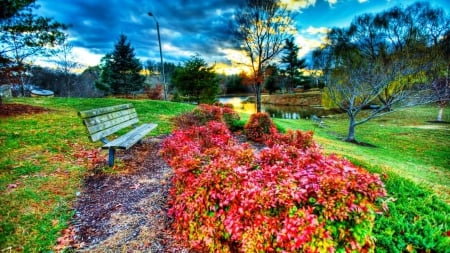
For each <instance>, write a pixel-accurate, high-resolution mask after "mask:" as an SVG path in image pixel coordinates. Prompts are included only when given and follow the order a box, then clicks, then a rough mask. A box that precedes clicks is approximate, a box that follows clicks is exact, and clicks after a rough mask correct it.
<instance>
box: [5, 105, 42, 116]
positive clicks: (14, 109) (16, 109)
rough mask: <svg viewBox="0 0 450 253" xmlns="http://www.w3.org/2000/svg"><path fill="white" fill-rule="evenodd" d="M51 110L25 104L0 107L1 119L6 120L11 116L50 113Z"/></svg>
mask: <svg viewBox="0 0 450 253" xmlns="http://www.w3.org/2000/svg"><path fill="white" fill-rule="evenodd" d="M49 111H50V110H49V109H46V108H43V107H38V106H32V105H24V104H1V105H0V118H6V117H11V116H17V115H23V114H35V113H43V112H49Z"/></svg>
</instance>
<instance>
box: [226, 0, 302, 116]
mask: <svg viewBox="0 0 450 253" xmlns="http://www.w3.org/2000/svg"><path fill="white" fill-rule="evenodd" d="M246 3H247V4H246V6H244V7H242V8H240V9H238V10H237V11H236V15H235V16H236V18H235V19H234V20H235V27H234V30H233V31H234V33H235V37H236V40H237V41H238V43H239V44H240V46H241V48H242V49H243V50H244V51H245V52H246V54H247V57H248V58H249V59H250V63H251V64H250V65H251V66H250V68H251V70H252V73H251V79H252V86H253V88H254V91H255V95H256V107H257V108H256V109H257V111H258V112H260V111H261V88H262V84H263V81H264V72H265V69H266V68H267V66H268V65H269V64H270V63H271V61H273V60H274V59H275V57H276V56H277V55H278V54H279V53H280V52H281V51H282V50H283V44H284V41H285V40H286V39H288V38H290V37H292V34H293V31H294V30H295V29H294V26H293V22H294V21H293V19H292V14H291V12H290V11H289V10H288V9H287V6H286V5H283V4H282V3H281V1H279V0H247V1H246Z"/></svg>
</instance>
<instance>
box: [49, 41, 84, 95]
mask: <svg viewBox="0 0 450 253" xmlns="http://www.w3.org/2000/svg"><path fill="white" fill-rule="evenodd" d="M55 55H56V62H55V63H56V64H57V66H58V71H59V72H60V73H61V74H62V76H63V80H61V81H62V86H63V89H62V93H63V94H64V95H66V96H67V97H71V96H74V95H75V96H80V95H81V92H80V87H77V84H78V85H79V83H78V81H79V78H77V75H76V71H78V70H80V69H81V68H82V67H83V66H82V64H81V63H79V62H77V61H76V60H75V59H76V57H75V55H74V54H73V46H72V45H71V44H70V43H68V42H67V41H65V42H64V43H63V44H62V45H60V46H59V47H58V48H57V49H56V50H55ZM63 94H61V95H63Z"/></svg>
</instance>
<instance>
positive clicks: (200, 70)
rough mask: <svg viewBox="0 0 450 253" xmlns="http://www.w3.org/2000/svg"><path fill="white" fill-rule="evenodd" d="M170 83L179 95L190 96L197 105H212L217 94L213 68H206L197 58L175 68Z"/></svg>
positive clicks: (217, 83) (217, 88)
mask: <svg viewBox="0 0 450 253" xmlns="http://www.w3.org/2000/svg"><path fill="white" fill-rule="evenodd" d="M172 82H173V84H174V86H175V88H176V89H177V91H178V92H179V93H180V94H181V95H183V96H190V97H192V98H193V99H194V100H195V101H196V102H197V103H213V102H215V100H216V96H217V94H218V93H219V79H218V78H217V76H216V73H214V70H213V67H208V64H207V63H206V62H205V61H204V60H203V59H201V58H200V57H199V56H193V57H192V58H191V59H190V60H189V61H187V62H186V64H184V66H180V67H177V68H176V69H175V72H174V73H173V76H172Z"/></svg>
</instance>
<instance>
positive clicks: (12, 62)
mask: <svg viewBox="0 0 450 253" xmlns="http://www.w3.org/2000/svg"><path fill="white" fill-rule="evenodd" d="M19 3H20V5H17V6H19V7H18V8H16V7H17V6H16V5H15V4H16V2H15V1H11V2H7V3H6V7H8V9H10V10H11V13H9V14H8V15H5V17H4V19H3V15H2V19H0V21H1V22H0V30H1V33H0V43H1V44H2V48H1V49H0V56H1V58H2V59H7V60H8V61H7V62H8V63H7V65H6V67H5V66H4V65H2V70H4V72H5V73H10V74H11V75H12V76H18V77H19V78H17V79H18V81H19V82H20V84H21V85H22V93H23V84H24V83H25V78H26V73H27V71H28V67H29V58H30V57H32V56H36V55H40V54H46V53H48V52H49V51H48V50H47V49H48V48H49V47H53V46H55V45H57V44H59V43H60V42H61V41H62V39H64V37H65V36H64V33H62V32H61V30H62V29H65V28H66V26H65V25H64V24H61V23H59V22H56V21H54V20H53V19H51V18H45V17H39V16H36V15H35V14H34V13H33V10H34V9H36V8H37V6H36V5H35V3H34V1H19ZM2 62H3V60H2ZM3 67H4V68H3ZM2 72H3V71H2ZM2 74H3V73H2Z"/></svg>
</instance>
